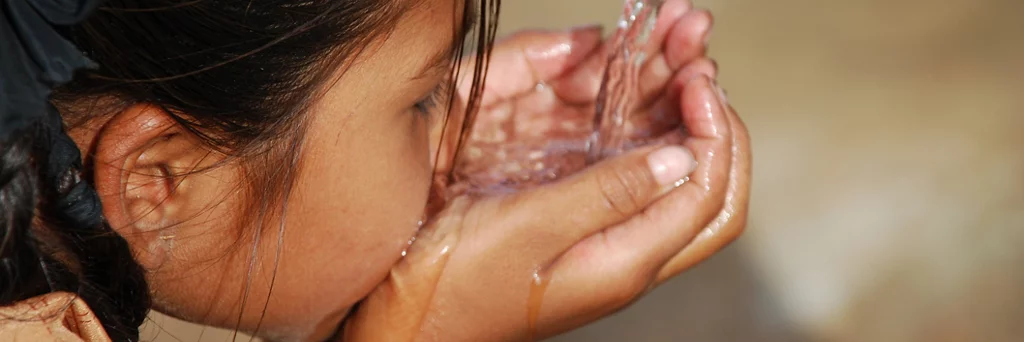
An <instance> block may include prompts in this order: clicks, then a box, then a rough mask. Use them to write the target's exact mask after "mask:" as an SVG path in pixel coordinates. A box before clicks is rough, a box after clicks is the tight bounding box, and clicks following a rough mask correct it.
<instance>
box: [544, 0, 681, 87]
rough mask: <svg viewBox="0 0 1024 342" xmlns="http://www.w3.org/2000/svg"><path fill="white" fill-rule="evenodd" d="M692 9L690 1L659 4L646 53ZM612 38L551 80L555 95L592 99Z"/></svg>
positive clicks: (655, 46)
mask: <svg viewBox="0 0 1024 342" xmlns="http://www.w3.org/2000/svg"><path fill="white" fill-rule="evenodd" d="M691 9H693V4H692V3H691V1H690V0H670V1H668V2H666V3H665V4H663V5H662V7H661V9H660V10H659V12H658V19H657V22H656V24H655V28H654V31H652V32H651V37H650V39H649V40H648V43H647V49H648V51H647V54H648V55H655V54H657V51H658V50H660V49H661V47H662V45H663V42H664V41H665V39H666V37H667V36H668V34H669V32H671V31H672V27H674V26H675V25H676V23H677V22H678V21H679V20H680V18H682V17H683V16H684V15H685V14H686V13H687V12H688V11H690V10H691ZM611 43H612V42H611V40H606V41H605V42H604V44H603V45H602V46H601V48H600V49H595V50H594V51H593V53H592V54H591V55H590V56H587V57H586V60H585V61H584V62H583V63H581V64H580V65H579V67H578V68H576V69H574V70H572V71H571V72H570V73H568V74H566V75H565V76H564V77H562V78H559V79H558V80H556V81H554V82H552V83H551V84H550V85H551V86H552V88H553V90H554V92H555V94H557V95H558V97H559V98H560V99H562V100H563V101H565V102H567V103H587V102H592V101H593V100H594V96H596V95H597V90H598V87H600V86H601V80H602V78H603V76H604V70H605V67H606V64H607V59H608V55H610V53H611V49H612V48H613V46H612V44H611Z"/></svg>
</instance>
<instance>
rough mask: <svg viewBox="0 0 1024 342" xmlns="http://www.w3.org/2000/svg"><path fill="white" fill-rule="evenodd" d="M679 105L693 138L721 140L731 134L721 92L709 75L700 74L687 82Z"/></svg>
mask: <svg viewBox="0 0 1024 342" xmlns="http://www.w3.org/2000/svg"><path fill="white" fill-rule="evenodd" d="M679 105H680V107H681V109H682V115H683V118H682V119H683V123H684V124H685V125H686V127H687V128H688V129H689V132H690V134H692V135H693V136H695V137H702V138H714V139H719V138H722V137H725V136H726V134H727V133H728V132H729V120H728V117H726V113H725V109H724V108H725V105H724V103H723V102H722V99H721V97H720V92H719V91H718V87H716V86H715V84H714V81H713V80H712V79H711V78H710V77H708V76H707V75H704V74H698V75H696V77H694V78H693V79H691V80H690V81H689V82H687V84H686V86H685V88H684V89H683V95H682V97H681V98H680V104H679Z"/></svg>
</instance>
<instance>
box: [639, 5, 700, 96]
mask: <svg viewBox="0 0 1024 342" xmlns="http://www.w3.org/2000/svg"><path fill="white" fill-rule="evenodd" d="M711 25H712V17H711V13H709V12H707V11H691V12H689V13H686V14H685V15H684V16H683V17H682V19H680V20H679V22H678V23H677V24H676V25H675V26H674V27H673V28H672V31H671V32H670V33H669V34H668V39H666V41H665V43H664V44H665V45H664V47H663V50H662V52H661V53H659V54H656V55H654V57H652V58H651V60H650V61H648V62H647V63H646V64H645V65H644V67H643V68H642V69H641V70H640V77H639V87H640V94H641V96H640V98H641V99H642V100H643V101H641V102H642V103H646V102H649V101H651V100H652V99H654V98H657V97H658V96H660V95H661V94H662V91H663V90H664V88H665V86H666V85H667V84H668V83H669V81H671V80H672V77H673V76H674V74H675V73H676V71H677V70H679V69H680V68H682V67H684V66H685V65H688V64H689V63H691V62H693V61H694V60H696V59H698V58H701V57H703V56H704V53H705V51H706V50H707V47H706V40H705V39H706V38H707V37H708V33H709V32H710V31H711Z"/></svg>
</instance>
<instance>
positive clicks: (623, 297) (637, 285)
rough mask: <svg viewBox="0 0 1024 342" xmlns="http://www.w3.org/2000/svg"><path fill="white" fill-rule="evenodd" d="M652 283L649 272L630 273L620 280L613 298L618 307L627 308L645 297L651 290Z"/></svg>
mask: <svg viewBox="0 0 1024 342" xmlns="http://www.w3.org/2000/svg"><path fill="white" fill-rule="evenodd" d="M651 286H652V281H651V277H650V275H649V274H647V272H641V271H639V270H637V271H632V272H628V276H625V277H622V278H620V281H619V282H618V284H616V287H615V291H614V293H615V295H614V296H613V297H612V298H611V301H612V303H613V304H614V306H616V307H626V306H629V305H631V304H633V303H634V302H636V301H637V300H638V299H640V298H641V297H643V295H644V294H646V293H647V291H649V290H650V289H651Z"/></svg>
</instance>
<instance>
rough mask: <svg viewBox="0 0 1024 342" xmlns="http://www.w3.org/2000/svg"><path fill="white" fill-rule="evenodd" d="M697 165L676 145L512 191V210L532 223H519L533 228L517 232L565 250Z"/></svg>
mask: <svg viewBox="0 0 1024 342" xmlns="http://www.w3.org/2000/svg"><path fill="white" fill-rule="evenodd" d="M696 167H697V162H696V161H695V159H694V157H693V154H692V153H691V152H690V151H689V150H687V149H686V148H684V147H682V146H674V145H672V146H663V147H660V148H656V147H648V148H643V149H638V150H634V151H632V152H629V153H626V154H623V155H620V156H617V157H614V158H611V159H607V160H605V161H602V162H601V163H598V164H597V165H595V166H593V167H591V168H588V169H586V170H584V171H582V172H580V173H578V174H575V175H572V176H570V177H568V178H565V179H563V180H561V181H559V182H556V183H553V184H551V185H548V186H544V187H538V188H534V189H531V190H528V191H524V192H521V193H518V194H516V195H515V196H514V197H513V198H512V199H513V200H514V202H513V204H512V205H513V208H512V209H513V210H512V212H515V213H517V214H518V215H515V217H520V218H522V220H528V221H530V222H523V223H525V224H523V225H519V226H520V227H531V228H530V229H529V230H526V229H524V230H522V231H520V232H518V233H517V234H523V235H524V238H525V239H529V240H530V241H534V242H535V243H537V241H538V240H544V241H543V242H540V243H543V244H545V245H546V246H544V247H547V248H555V249H556V250H565V249H568V248H569V247H571V246H573V245H575V244H576V243H577V242H579V241H580V240H582V239H583V238H586V237H587V236H590V235H592V234H594V233H596V232H599V231H602V230H604V229H605V228H608V227H610V226H613V225H615V224H619V223H622V222H624V221H626V220H628V219H630V218H632V217H633V216H635V215H637V214H639V213H641V212H642V211H644V209H646V208H647V207H648V206H649V205H651V204H652V203H654V202H655V201H657V200H658V199H659V198H661V197H662V196H663V195H665V194H667V193H668V192H669V191H671V190H672V189H674V188H675V187H676V186H677V184H679V183H680V181H681V180H683V179H685V178H686V177H687V176H688V175H689V174H690V173H692V172H693V170H694V169H696ZM537 236H543V237H545V238H544V239H537ZM548 244H550V245H548Z"/></svg>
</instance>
